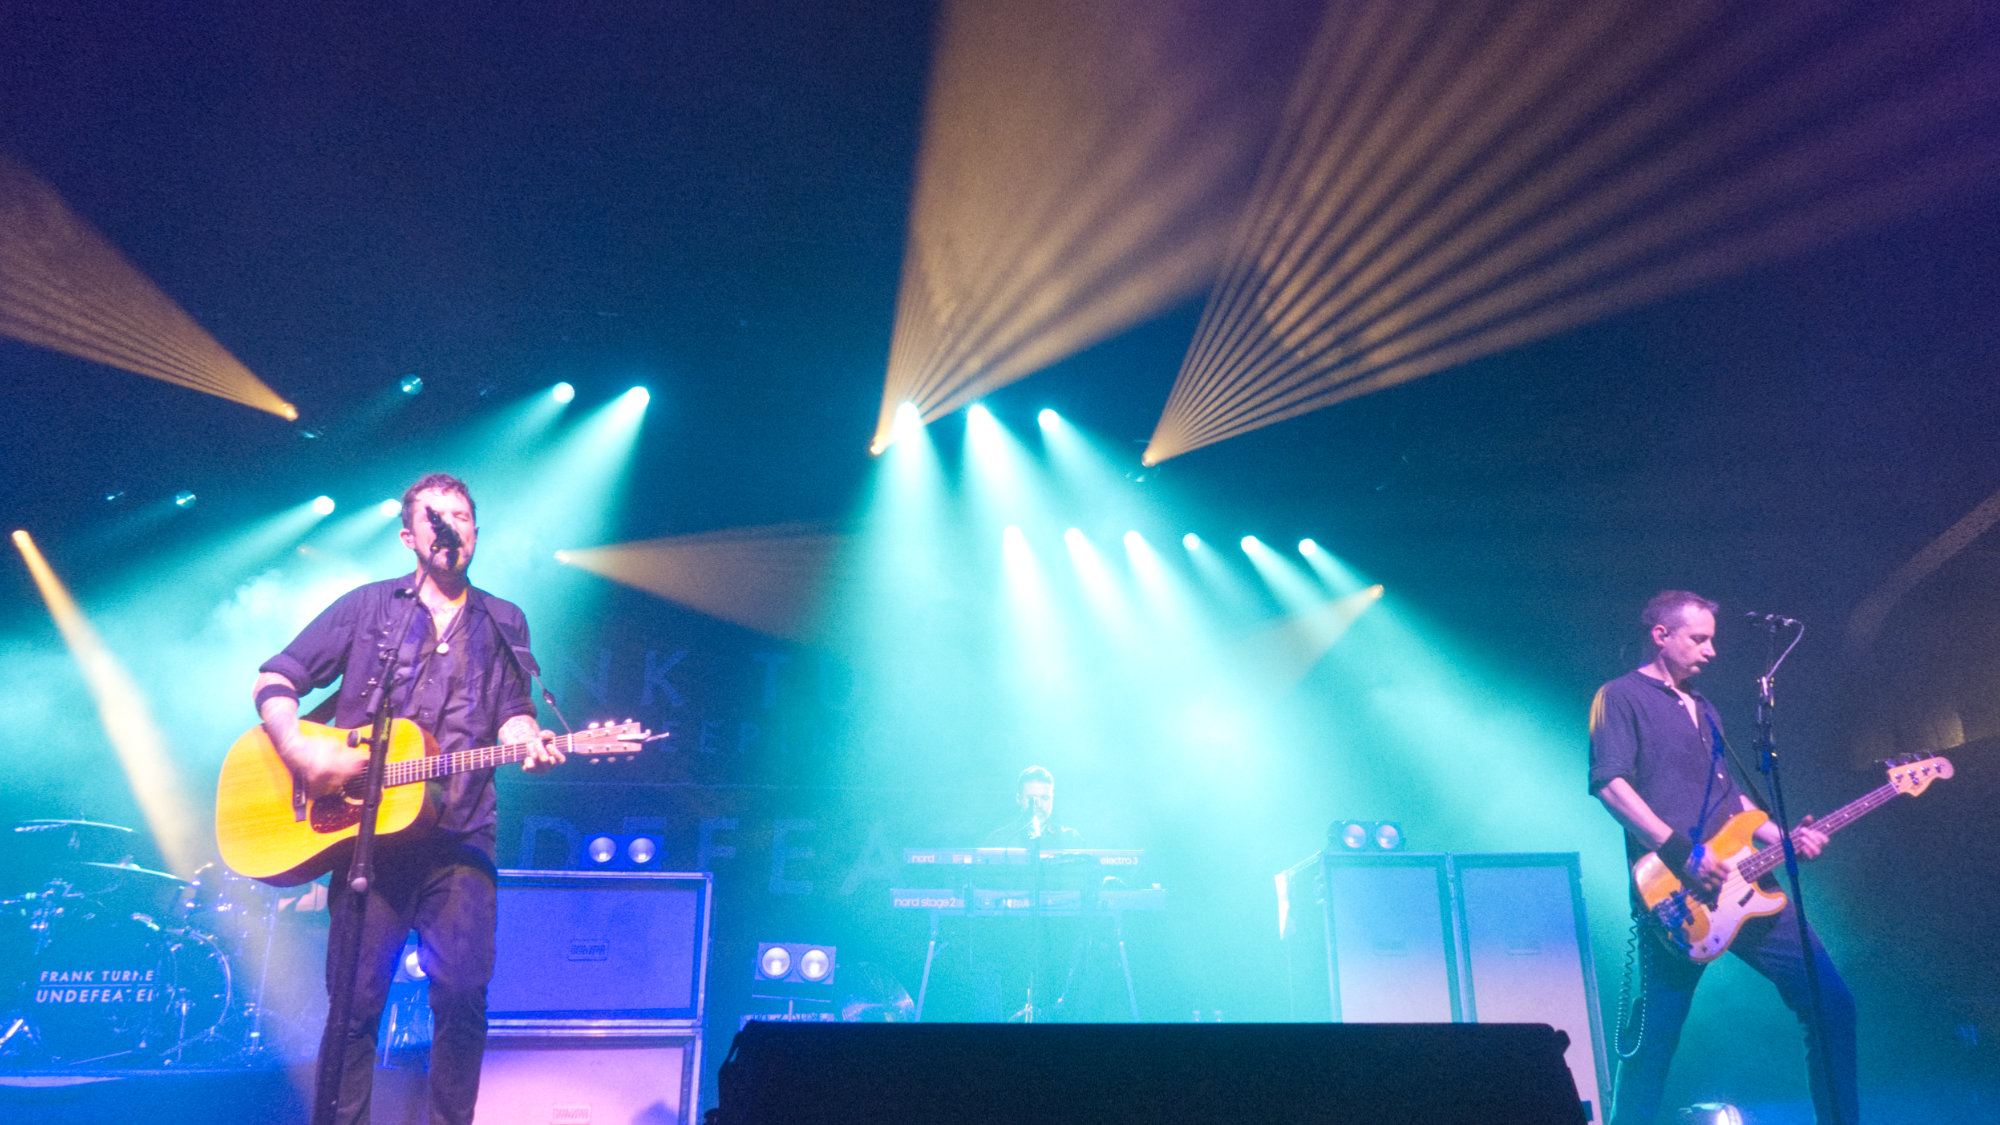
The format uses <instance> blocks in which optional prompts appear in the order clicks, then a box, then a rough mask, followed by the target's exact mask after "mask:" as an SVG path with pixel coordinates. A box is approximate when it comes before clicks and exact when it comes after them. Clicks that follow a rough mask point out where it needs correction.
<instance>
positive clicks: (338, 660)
mask: <svg viewBox="0 0 2000 1125" xmlns="http://www.w3.org/2000/svg"><path fill="white" fill-rule="evenodd" d="M413 585H414V584H413V582H412V581H411V579H410V578H409V577H407V576H406V577H403V578H394V579H389V580H386V581H382V582H371V583H369V584H367V585H365V586H357V587H355V588H354V589H352V590H349V591H348V592H347V593H345V594H342V595H341V596H340V597H339V598H338V599H337V600H335V601H334V603H333V604H332V605H330V606H328V607H326V609H325V610H323V611H321V613H320V615H319V616H318V617H316V618H314V619H313V620H312V623H311V624H309V625H307V626H306V627H305V629H304V630H303V631H302V632H300V633H299V635H298V636H297V637H296V638H294V639H293V640H292V643H291V644H289V645H286V646H285V650H284V651H283V652H281V653H279V654H278V655H276V656H273V657H272V658H271V659H269V660H267V661H265V662H264V665H263V667H262V668H261V669H259V671H263V672H275V673H277V674H278V675H281V676H283V677H285V678H286V679H288V680H290V681H291V682H292V686H294V687H296V688H297V689H298V690H299V692H300V693H301V694H304V693H305V692H308V691H312V690H314V689H316V688H322V687H325V686H327V685H328V684H331V683H333V682H334V681H335V680H336V679H337V680H339V681H340V691H339V692H338V694H337V696H336V699H335V704H334V713H333V724H334V725H335V726H339V727H349V728H353V727H365V726H367V725H368V724H369V722H370V721H371V720H372V718H373V716H372V715H371V713H370V711H369V703H370V701H371V697H372V696H373V694H374V688H375V684H376V681H377V680H378V679H379V678H380V677H381V674H382V669H383V667H384V654H385V653H392V654H394V656H395V659H394V661H393V664H394V671H393V673H392V674H391V677H390V692H391V695H390V699H391V713H392V714H394V715H396V716H397V717H398V718H407V719H414V720H416V723H417V725H418V726H420V727H422V728H423V729H424V730H426V731H428V732H430V734H431V735H432V736H433V737H435V738H436V739H437V742H438V747H439V749H441V750H442V751H444V752H446V753H450V752H452V751H455V750H470V749H474V748H476V747H482V746H491V745H494V744H495V743H497V742H498V741H499V738H500V727H501V725H502V724H504V723H506V722H507V720H509V719H512V718H514V717H515V716H517V715H526V716H530V717H532V716H533V715H534V713H535V708H534V704H533V703H532V702H531V701H530V697H529V693H528V684H527V681H526V679H525V677H524V676H523V675H522V674H521V672H520V670H519V669H518V668H517V667H516V664H515V660H514V658H513V657H512V656H511V655H510V654H509V652H508V646H509V644H510V642H511V643H512V644H513V645H515V646H517V647H518V648H520V649H522V650H525V649H526V648H527V646H528V622H527V618H526V617H524V616H523V615H522V613H521V610H520V607H518V606H516V605H514V604H513V603H512V602H509V601H506V600H504V599H502V598H496V597H494V596H492V595H491V594H488V593H486V592H485V591H483V590H478V589H474V590H472V591H470V592H469V593H468V594H467V595H466V601H465V606H464V607H463V608H462V609H460V610H459V613H458V616H457V618H456V619H454V620H453V621H452V623H451V625H450V627H449V628H448V630H447V632H446V634H445V636H444V637H442V638H440V637H438V636H437V634H436V630H435V628H434V626H433V624H432V621H431V615H430V614H429V613H426V612H424V611H423V609H422V608H421V607H420V606H418V604H417V600H416V598H415V597H414V595H413V594H405V595H404V596H401V597H399V596H397V591H399V590H402V591H409V590H411V589H412V587H413ZM406 629H407V630H408V631H407V632H405V630H406ZM440 640H443V641H444V642H446V643H445V645H444V648H445V651H443V652H439V651H438V647H439V644H438V642H439V641H440ZM429 784H430V785H431V786H432V787H433V788H432V792H431V796H432V797H433V798H434V799H436V800H437V802H438V806H439V816H438V822H437V831H438V832H440V833H443V834H445V835H447V836H450V837H454V838H458V839H461V840H463V841H465V842H467V843H470V844H472V845H473V846H475V847H477V848H479V849H480V850H481V851H483V852H485V853H486V855H487V857H488V858H489V859H490V858H492V856H493V843H494V827H495V822H496V819H497V818H496V814H495V807H494V797H493V771H492V770H491V769H482V770H472V771H468V772H466V773H459V774H453V775H451V776H449V777H446V778H442V779H440V780H438V781H433V782H430V783H429Z"/></svg>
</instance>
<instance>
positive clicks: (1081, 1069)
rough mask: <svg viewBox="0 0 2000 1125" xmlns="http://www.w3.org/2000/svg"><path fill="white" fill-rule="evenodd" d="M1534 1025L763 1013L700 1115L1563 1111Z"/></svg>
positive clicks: (1404, 1123)
mask: <svg viewBox="0 0 2000 1125" xmlns="http://www.w3.org/2000/svg"><path fill="white" fill-rule="evenodd" d="M1565 1045H1566V1041H1565V1038H1564V1036H1563V1035H1562V1034H1561V1033H1560V1032H1557V1031H1555V1030H1554V1029H1553V1028H1550V1027H1547V1026H1543V1025H1538V1024H1382V1025H1368V1024H1033V1025H1025V1024H803V1023H799V1024H777V1023H752V1024H750V1025H749V1026H748V1027H746V1028H744V1029H743V1031H742V1033H740V1034H739V1035H738V1036H737V1037H736V1042H735V1044H734V1045H733V1046H732V1047H731V1049H730V1057H729V1061H727V1062H726V1063H724V1064H723V1068H722V1073H721V1077H720V1082H721V1085H720V1091H719V1092H720V1095H721V1098H720V1102H719V1104H718V1106H717V1110H716V1113H715V1115H714V1117H713V1118H712V1125H777V1123H780V1122H782V1123H784V1125H847V1123H850V1122H852V1123H857V1125H858V1123H861V1122H868V1123H870V1125H874V1123H877V1122H883V1121H912V1122H917V1121H921V1122H925V1123H926V1125H954V1123H959V1122H964V1123H967V1125H971V1123H974V1122H977V1123H979V1125H1004V1123H1008V1122H1019V1123H1021V1125H1029V1123H1033V1125H1046V1123H1047V1122H1051V1121H1064V1122H1134V1123H1137V1122H1146V1123H1149V1125H1150V1123H1158V1122H1203V1123H1236V1122H1240V1123H1243V1125H1251V1123H1255V1125H1271V1123H1274V1122H1275V1123H1294V1122H1295V1123H1305V1122H1334V1123H1340V1122H1354V1123H1356V1125H1361V1123H1366V1125H1418V1123H1421V1125H1581V1123H1582V1122H1583V1121H1584V1120H1585V1117H1584V1110H1583V1105H1582V1103H1581V1101H1579V1100H1578V1098H1577V1093H1576V1086H1575V1084H1574V1083H1572V1082H1571V1080H1570V1075H1569V1069H1568V1067H1566V1066H1565V1065H1564V1064H1563V1048H1564V1046H1565Z"/></svg>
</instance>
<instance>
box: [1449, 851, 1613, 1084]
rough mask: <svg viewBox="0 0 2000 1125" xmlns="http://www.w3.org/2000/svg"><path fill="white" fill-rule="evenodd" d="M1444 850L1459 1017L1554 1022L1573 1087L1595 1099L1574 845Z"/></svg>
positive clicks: (1599, 1042) (1595, 1028) (1592, 1001)
mask: <svg viewBox="0 0 2000 1125" xmlns="http://www.w3.org/2000/svg"><path fill="white" fill-rule="evenodd" d="M1451 859H1452V871H1453V874H1454V875H1455V877H1456V883H1457V887H1458V902H1459V909H1460V912H1461V917H1462V918H1463V921H1464V941H1463V943H1462V945H1461V949H1462V952H1463V958H1462V960H1463V975H1464V980H1465V988H1464V991H1463V997H1464V1003H1465V1018H1467V1019H1471V1020H1477V1021H1479V1022H1481V1023H1545V1024H1548V1025H1549V1026H1551V1027H1554V1028H1557V1029H1559V1030H1561V1031H1562V1032H1563V1033H1564V1034H1566V1035H1568V1036H1569V1051H1568V1061H1569V1068H1570V1073H1571V1074H1572V1075H1574V1076H1575V1078H1576V1085H1577V1091H1578V1093H1580V1094H1581V1095H1582V1096H1583V1099H1584V1100H1585V1101H1586V1102H1588V1103H1590V1104H1591V1105H1593V1106H1602V1105H1603V1104H1604V1103H1603V1102H1602V1101H1601V1100H1600V1093H1601V1092H1603V1091H1607V1090H1608V1089H1609V1088H1610V1069H1609V1067H1608V1065H1607V1062H1606V1058H1605V1054H1604V1032H1603V1021H1602V1020H1601V1018H1600V1017H1599V1016H1598V1012H1599V1010H1600V1009H1599V1008H1598V1005H1597V974H1596V972H1595V971H1594V969H1593V966H1592V963H1591V956H1590V930H1589V928H1588V926H1587V925H1586V924H1585V921H1584V915H1583V893H1582V885H1581V876H1580V873H1579V871H1578V869H1577V859H1576V855H1575V853H1564V854H1557V855H1535V854H1517V855H1505V854H1501V855H1454V856H1452V857H1451ZM1600 1116H1601V1115H1600Z"/></svg>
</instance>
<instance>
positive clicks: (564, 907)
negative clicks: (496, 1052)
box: [486, 871, 711, 1033]
mask: <svg viewBox="0 0 2000 1125" xmlns="http://www.w3.org/2000/svg"><path fill="white" fill-rule="evenodd" d="M710 897H711V893H710V882H709V876H708V875H706V874H702V873H694V874H683V873H666V872H611V871H502V872H500V902H499V912H500V921H499V928H500V932H499V940H498V943H497V945H496V947H495V957H494V964H493V983H492V984H491V985H490V986H489V987H488V989H487V999H486V1019H487V1026H488V1027H490V1028H492V1029H493V1030H494V1031H495V1032H496V1033H499V1032H504V1031H506V1030H508V1029H520V1030H534V1029H539V1028H550V1027H557V1028H560V1027H567V1026H570V1025H587V1026H591V1027H613V1026H615V1027H620V1028H625V1029H639V1028H648V1027H651V1028H686V1027H698V1026H699V1025H700V1024H701V1020H702V1009H703V1005H704V1003H705V1000H706V992H707V977H708V973H707V970H708V925H709V905H710Z"/></svg>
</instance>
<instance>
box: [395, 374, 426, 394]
mask: <svg viewBox="0 0 2000 1125" xmlns="http://www.w3.org/2000/svg"><path fill="white" fill-rule="evenodd" d="M396 386H398V387H399V388H401V389H402V392H403V393H404V394H406V395H414V394H421V393H423V389H424V379H423V376H421V375H405V376H403V381H402V382H400V383H398V384H396Z"/></svg>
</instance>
